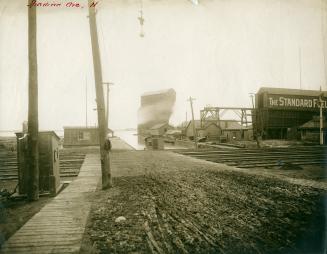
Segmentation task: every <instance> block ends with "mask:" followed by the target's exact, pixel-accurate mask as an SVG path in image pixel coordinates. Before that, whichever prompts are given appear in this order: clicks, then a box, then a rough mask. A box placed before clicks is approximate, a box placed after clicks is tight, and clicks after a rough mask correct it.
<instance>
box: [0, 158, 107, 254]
mask: <svg viewBox="0 0 327 254" xmlns="http://www.w3.org/2000/svg"><path fill="white" fill-rule="evenodd" d="M100 176H101V167H100V158H99V155H98V154H87V155H86V157H85V161H84V163H83V165H82V168H81V170H80V173H79V175H78V177H77V178H76V179H75V180H74V181H73V182H72V183H70V184H69V186H68V187H67V188H66V189H64V190H63V191H62V192H61V193H60V194H59V195H58V196H57V197H55V198H54V199H53V200H52V201H51V202H50V203H49V204H47V205H46V206H45V207H43V209H41V211H40V212H38V213H37V214H35V215H34V216H33V217H32V219H30V220H29V221H28V222H27V223H26V224H25V225H24V226H23V227H22V228H20V229H19V230H18V231H17V232H16V233H15V234H14V235H13V236H12V237H11V238H10V239H9V240H8V241H7V242H6V243H5V244H4V245H3V247H2V250H1V253H2V254H8V253H10V254H11V253H15V254H16V253H17V254H19V253H24V254H25V253H33V254H34V253H35V254H38V253H42V254H47V253H52V254H53V253H79V250H80V246H81V241H82V238H83V233H84V229H85V224H86V221H87V217H88V214H89V211H90V208H91V201H92V200H91V198H90V193H91V192H94V191H95V189H96V187H97V184H98V182H99V179H100Z"/></svg>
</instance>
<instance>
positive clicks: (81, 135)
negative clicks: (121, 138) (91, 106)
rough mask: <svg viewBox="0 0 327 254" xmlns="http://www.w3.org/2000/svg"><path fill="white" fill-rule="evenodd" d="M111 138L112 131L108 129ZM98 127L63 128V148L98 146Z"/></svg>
mask: <svg viewBox="0 0 327 254" xmlns="http://www.w3.org/2000/svg"><path fill="white" fill-rule="evenodd" d="M109 133H111V135H112V136H113V131H112V130H110V129H109ZM99 144H100V143H99V130H98V127H64V147H72V146H98V145H99Z"/></svg>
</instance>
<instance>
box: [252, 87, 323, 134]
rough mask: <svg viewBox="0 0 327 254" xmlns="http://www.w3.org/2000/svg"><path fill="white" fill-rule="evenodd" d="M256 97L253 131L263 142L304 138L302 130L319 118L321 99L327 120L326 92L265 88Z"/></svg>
mask: <svg viewBox="0 0 327 254" xmlns="http://www.w3.org/2000/svg"><path fill="white" fill-rule="evenodd" d="M255 98H256V100H255V110H254V112H253V113H254V117H253V118H254V121H253V128H254V130H255V131H256V132H257V134H258V135H260V136H261V137H262V138H263V139H301V132H300V131H299V128H300V127H301V126H303V125H304V124H305V123H307V122H309V121H311V120H313V119H314V118H317V117H319V112H320V98H321V100H322V108H323V116H324V117H326V108H327V92H326V91H318V90H299V89H285V88H267V87H262V88H260V90H259V91H258V92H257V94H256V97H255ZM302 130H303V129H302Z"/></svg>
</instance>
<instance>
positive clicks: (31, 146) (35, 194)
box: [27, 0, 39, 201]
mask: <svg viewBox="0 0 327 254" xmlns="http://www.w3.org/2000/svg"><path fill="white" fill-rule="evenodd" d="M31 2H32V1H31V0H29V1H28V3H29V4H31ZM36 34H37V29H36V7H31V6H30V7H28V141H27V142H28V144H27V149H28V152H27V154H28V155H27V165H28V166H27V167H28V186H27V198H28V200H30V201H34V200H38V199H39V151H38V133H39V123H38V82H37V39H36V37H37V36H36Z"/></svg>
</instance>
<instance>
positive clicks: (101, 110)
mask: <svg viewBox="0 0 327 254" xmlns="http://www.w3.org/2000/svg"><path fill="white" fill-rule="evenodd" d="M88 4H89V24H90V34H91V44H92V55H93V68H94V80H95V91H96V102H97V113H98V125H99V127H98V129H99V140H100V154H101V172H102V189H107V188H109V187H111V186H112V179H111V171H110V158H109V151H107V150H106V149H105V142H106V137H107V131H108V123H107V122H106V119H105V104H104V97H103V87H102V84H103V81H102V68H101V59H100V50H99V41H98V33H97V24H96V17H95V14H96V13H95V6H92V4H93V1H92V0H88ZM93 5H94V4H93Z"/></svg>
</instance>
